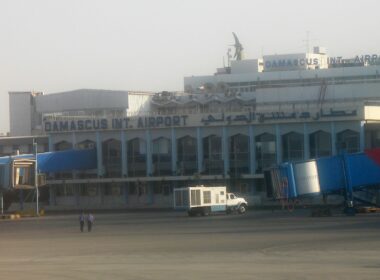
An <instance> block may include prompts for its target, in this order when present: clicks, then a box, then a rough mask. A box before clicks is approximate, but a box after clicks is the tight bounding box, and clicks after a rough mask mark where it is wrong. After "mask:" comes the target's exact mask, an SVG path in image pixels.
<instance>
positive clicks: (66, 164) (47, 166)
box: [37, 149, 97, 173]
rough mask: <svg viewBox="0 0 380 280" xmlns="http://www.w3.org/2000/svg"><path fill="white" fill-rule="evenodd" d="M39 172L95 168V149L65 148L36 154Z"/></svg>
mask: <svg viewBox="0 0 380 280" xmlns="http://www.w3.org/2000/svg"><path fill="white" fill-rule="evenodd" d="M37 164H38V171H39V173H54V172H63V171H72V170H86V169H95V168H97V157H96V150H95V149H86V150H66V151H59V152H48V153H41V154H38V155H37Z"/></svg>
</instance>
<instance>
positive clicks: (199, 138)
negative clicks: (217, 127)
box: [197, 127, 203, 174]
mask: <svg viewBox="0 0 380 280" xmlns="http://www.w3.org/2000/svg"><path fill="white" fill-rule="evenodd" d="M197 165H198V173H199V174H201V173H202V171H203V141H202V128H200V127H197Z"/></svg>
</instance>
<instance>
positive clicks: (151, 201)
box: [147, 182, 154, 204]
mask: <svg viewBox="0 0 380 280" xmlns="http://www.w3.org/2000/svg"><path fill="white" fill-rule="evenodd" d="M147 188H148V189H147V191H148V203H149V204H154V191H153V182H147Z"/></svg>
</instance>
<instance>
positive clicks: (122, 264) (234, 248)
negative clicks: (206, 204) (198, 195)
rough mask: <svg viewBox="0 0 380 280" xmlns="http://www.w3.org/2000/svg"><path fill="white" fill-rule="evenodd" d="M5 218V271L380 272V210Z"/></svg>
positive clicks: (176, 274) (158, 275)
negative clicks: (83, 223) (87, 223)
mask: <svg viewBox="0 0 380 280" xmlns="http://www.w3.org/2000/svg"><path fill="white" fill-rule="evenodd" d="M78 216H79V213H78V215H77V214H75V215H74V214H67V215H64V214H56V215H52V216H49V214H48V213H47V215H46V216H44V217H39V218H21V219H18V220H0V248H1V251H0V252H1V256H0V279H28V280H34V279H40V280H41V279H134V280H138V279H218V280H219V279H356V280H357V279H379V278H380V255H379V252H380V214H379V213H367V214H358V215H356V216H354V217H346V216H344V215H342V214H340V213H338V212H336V213H334V215H333V217H311V216H310V212H309V211H307V210H296V211H294V212H291V213H289V212H286V211H280V210H276V211H274V212H272V211H255V210H251V211H249V212H248V213H246V214H245V215H238V214H234V215H215V216H208V217H194V218H190V217H187V215H186V214H185V213H183V212H171V211H170V212H169V211H168V212H163V211H161V212H131V213H96V214H95V224H94V228H93V231H92V232H83V233H81V232H80V231H79V220H78Z"/></svg>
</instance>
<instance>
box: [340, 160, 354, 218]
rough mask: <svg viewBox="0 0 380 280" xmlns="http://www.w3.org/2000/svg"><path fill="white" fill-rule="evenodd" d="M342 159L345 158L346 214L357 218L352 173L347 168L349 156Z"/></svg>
mask: <svg viewBox="0 0 380 280" xmlns="http://www.w3.org/2000/svg"><path fill="white" fill-rule="evenodd" d="M342 157H343V170H344V178H345V190H344V198H345V205H344V213H346V215H347V216H355V214H356V210H355V208H354V194H353V188H352V180H351V173H350V169H349V168H348V166H347V164H348V159H347V154H344V155H343V156H342Z"/></svg>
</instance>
